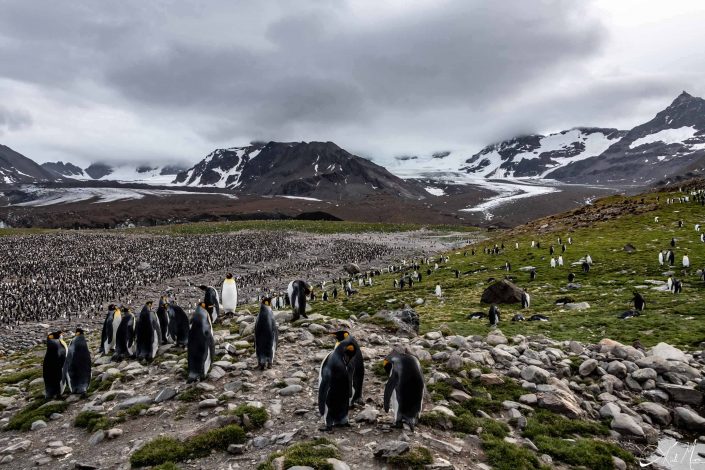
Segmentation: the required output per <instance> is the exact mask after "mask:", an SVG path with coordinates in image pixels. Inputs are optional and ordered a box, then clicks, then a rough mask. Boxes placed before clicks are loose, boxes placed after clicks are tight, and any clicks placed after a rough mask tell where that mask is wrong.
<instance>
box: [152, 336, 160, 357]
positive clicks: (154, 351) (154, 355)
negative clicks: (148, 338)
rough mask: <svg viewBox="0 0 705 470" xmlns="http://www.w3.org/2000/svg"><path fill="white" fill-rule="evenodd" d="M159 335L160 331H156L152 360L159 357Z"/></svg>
mask: <svg viewBox="0 0 705 470" xmlns="http://www.w3.org/2000/svg"><path fill="white" fill-rule="evenodd" d="M159 335H160V333H159V332H158V331H156V330H155V331H154V335H153V336H154V339H153V340H152V359H154V358H155V357H157V350H158V349H159Z"/></svg>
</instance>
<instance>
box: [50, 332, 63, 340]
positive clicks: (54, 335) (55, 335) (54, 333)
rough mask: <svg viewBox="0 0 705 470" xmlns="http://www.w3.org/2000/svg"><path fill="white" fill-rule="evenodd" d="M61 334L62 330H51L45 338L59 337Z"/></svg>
mask: <svg viewBox="0 0 705 470" xmlns="http://www.w3.org/2000/svg"><path fill="white" fill-rule="evenodd" d="M63 334H64V332H63V331H61V330H59V331H55V332H53V333H49V334H48V335H47V339H61V336H62V335H63Z"/></svg>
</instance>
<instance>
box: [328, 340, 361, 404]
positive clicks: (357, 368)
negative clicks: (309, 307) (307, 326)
mask: <svg viewBox="0 0 705 470" xmlns="http://www.w3.org/2000/svg"><path fill="white" fill-rule="evenodd" d="M331 335H332V336H335V340H336V342H335V346H334V347H333V349H335V348H337V347H338V346H339V345H340V343H342V342H343V341H345V340H347V339H349V340H350V341H351V342H352V344H353V346H355V355H354V356H353V358H352V361H351V362H350V364H351V365H352V368H353V372H352V377H353V378H352V380H353V394H352V398H351V400H350V406H353V405H356V404H357V405H362V387H363V383H364V381H365V359H364V358H363V357H362V350H361V349H360V345H359V344H358V343H357V340H356V339H355V338H354V337H353V336H352V335H351V334H350V332H348V331H346V330H340V331H336V332H335V333H331Z"/></svg>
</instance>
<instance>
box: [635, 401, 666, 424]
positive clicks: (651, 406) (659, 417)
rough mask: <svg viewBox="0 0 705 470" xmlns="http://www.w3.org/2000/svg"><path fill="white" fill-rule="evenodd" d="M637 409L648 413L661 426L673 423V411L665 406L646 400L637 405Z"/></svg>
mask: <svg viewBox="0 0 705 470" xmlns="http://www.w3.org/2000/svg"><path fill="white" fill-rule="evenodd" d="M637 409H638V410H640V411H642V412H644V413H646V414H647V415H649V417H651V419H652V421H654V422H655V423H656V424H660V425H661V426H668V425H669V424H671V412H670V411H668V408H666V407H665V406H662V405H659V404H658V403H654V402H652V401H645V402H642V403H639V405H637Z"/></svg>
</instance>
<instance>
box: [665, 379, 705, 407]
mask: <svg viewBox="0 0 705 470" xmlns="http://www.w3.org/2000/svg"><path fill="white" fill-rule="evenodd" d="M658 387H659V388H660V389H662V390H664V391H665V392H666V393H668V396H669V397H670V398H671V400H673V401H677V402H678V403H686V404H688V405H694V406H700V405H701V404H702V403H703V392H701V391H700V390H696V389H694V388H692V387H688V386H686V385H675V384H666V383H662V384H659V385H658Z"/></svg>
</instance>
